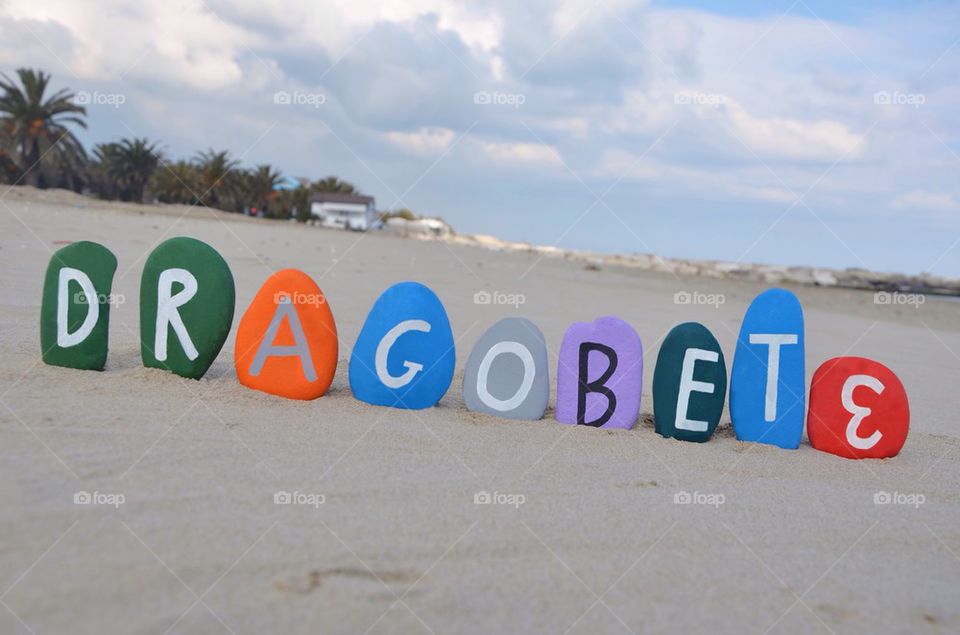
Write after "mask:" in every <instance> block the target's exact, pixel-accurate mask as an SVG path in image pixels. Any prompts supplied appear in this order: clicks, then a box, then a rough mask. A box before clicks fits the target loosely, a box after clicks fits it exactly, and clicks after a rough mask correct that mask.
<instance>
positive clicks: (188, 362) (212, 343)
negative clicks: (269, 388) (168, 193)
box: [140, 236, 236, 379]
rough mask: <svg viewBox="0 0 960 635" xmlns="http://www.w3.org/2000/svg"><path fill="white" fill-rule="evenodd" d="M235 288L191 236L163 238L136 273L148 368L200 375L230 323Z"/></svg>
mask: <svg viewBox="0 0 960 635" xmlns="http://www.w3.org/2000/svg"><path fill="white" fill-rule="evenodd" d="M235 302H236V292H235V289H234V284H233V274H232V273H230V267H229V266H228V265H227V263H226V261H225V260H224V259H223V258H222V257H221V256H220V254H219V253H217V251H216V250H215V249H214V248H213V247H211V246H210V245H208V244H206V243H204V242H201V241H199V240H196V239H194V238H186V237H182V236H181V237H178V238H171V239H170V240H166V241H164V242H163V243H161V244H160V245H158V246H157V248H156V249H154V250H153V251H152V252H151V253H150V256H149V257H148V258H147V262H146V263H145V264H144V266H143V275H142V276H141V277H140V357H141V358H142V359H143V365H144V366H147V367H149V368H162V369H164V370H169V371H171V372H173V373H176V374H177V375H180V376H182V377H189V378H190V379H200V378H201V377H203V375H204V373H206V372H207V369H208V368H210V365H211V364H213V360H215V359H216V358H217V355H218V354H219V353H220V349H221V348H223V343H224V342H226V341H227V336H228V335H229V334H230V327H231V325H232V324H233V310H234V305H235Z"/></svg>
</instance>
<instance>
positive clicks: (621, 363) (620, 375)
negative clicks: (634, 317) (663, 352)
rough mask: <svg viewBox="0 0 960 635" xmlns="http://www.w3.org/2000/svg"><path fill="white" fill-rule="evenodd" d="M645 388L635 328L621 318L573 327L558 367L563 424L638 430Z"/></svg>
mask: <svg viewBox="0 0 960 635" xmlns="http://www.w3.org/2000/svg"><path fill="white" fill-rule="evenodd" d="M642 390H643V347H642V345H641V343H640V336H639V335H637V332H636V331H635V330H634V329H633V327H632V326H630V325H629V324H627V323H626V322H624V321H623V320H621V319H619V318H616V317H602V318H598V319H597V320H595V321H594V322H575V323H574V324H571V325H570V327H569V328H568V329H567V332H566V333H565V334H564V336H563V342H562V343H561V344H560V354H559V362H558V365H557V414H556V417H557V421H559V422H560V423H575V424H580V425H588V426H594V427H601V428H626V429H629V428H632V427H633V424H634V423H635V422H636V420H637V414H638V413H639V412H640V395H641V393H642Z"/></svg>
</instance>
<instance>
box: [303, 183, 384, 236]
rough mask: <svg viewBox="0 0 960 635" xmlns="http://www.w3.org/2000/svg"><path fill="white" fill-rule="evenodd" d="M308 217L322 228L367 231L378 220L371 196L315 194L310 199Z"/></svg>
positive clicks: (334, 193) (375, 224) (330, 193)
mask: <svg viewBox="0 0 960 635" xmlns="http://www.w3.org/2000/svg"><path fill="white" fill-rule="evenodd" d="M310 215H311V216H312V217H313V218H314V219H315V220H316V221H317V222H319V223H320V224H321V225H322V226H324V227H334V228H338V229H350V230H353V231H367V230H368V229H373V228H374V227H376V226H377V224H378V222H379V218H378V216H377V211H376V209H375V205H374V200H373V197H372V196H360V195H357V194H341V193H340V192H317V193H316V194H313V195H312V196H311V197H310Z"/></svg>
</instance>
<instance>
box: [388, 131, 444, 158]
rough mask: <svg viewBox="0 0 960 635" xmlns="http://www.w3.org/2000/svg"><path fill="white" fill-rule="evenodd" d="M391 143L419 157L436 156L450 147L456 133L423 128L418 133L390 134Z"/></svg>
mask: <svg viewBox="0 0 960 635" xmlns="http://www.w3.org/2000/svg"><path fill="white" fill-rule="evenodd" d="M386 137H387V139H389V140H390V143H392V144H394V145H396V146H397V147H399V148H400V149H401V150H404V151H406V152H409V153H411V154H418V155H436V154H440V153H441V152H443V151H444V150H446V149H447V148H449V147H450V144H451V143H452V142H453V139H454V138H455V137H456V133H455V132H454V131H453V130H450V129H448V128H421V129H420V130H417V131H416V132H388V133H387V134H386Z"/></svg>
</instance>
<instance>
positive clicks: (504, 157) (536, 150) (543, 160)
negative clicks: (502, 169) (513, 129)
mask: <svg viewBox="0 0 960 635" xmlns="http://www.w3.org/2000/svg"><path fill="white" fill-rule="evenodd" d="M480 147H481V148H482V149H483V151H484V153H485V154H486V156H487V157H488V158H489V159H491V160H493V161H495V162H497V163H507V164H514V165H541V166H552V167H556V166H559V165H562V161H561V160H560V156H559V153H558V152H557V149H556V148H552V147H549V146H545V145H543V144H540V143H522V142H516V143H512V142H493V141H481V142H480Z"/></svg>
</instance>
